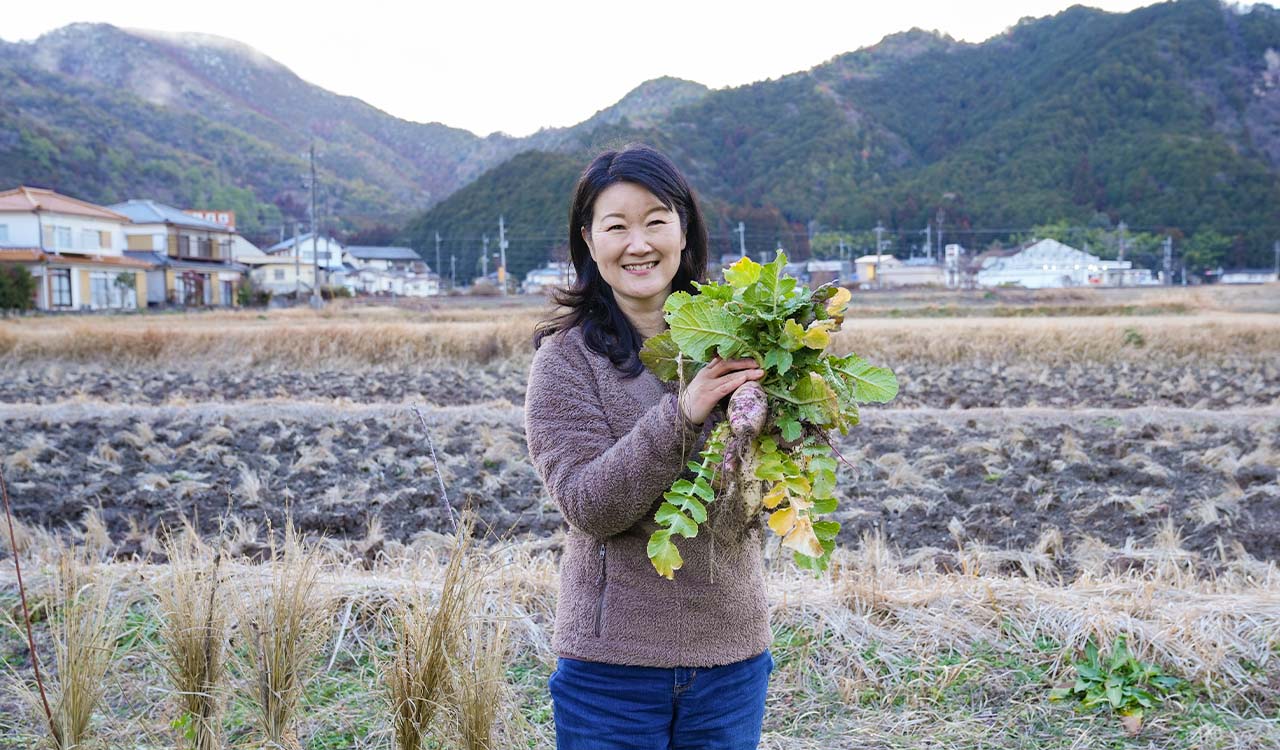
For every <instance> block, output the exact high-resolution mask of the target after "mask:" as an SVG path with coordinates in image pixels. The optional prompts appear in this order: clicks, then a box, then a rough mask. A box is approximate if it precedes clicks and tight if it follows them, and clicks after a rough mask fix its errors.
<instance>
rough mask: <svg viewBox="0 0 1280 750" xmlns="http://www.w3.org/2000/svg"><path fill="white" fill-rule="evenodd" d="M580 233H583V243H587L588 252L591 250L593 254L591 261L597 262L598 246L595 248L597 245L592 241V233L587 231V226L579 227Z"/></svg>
mask: <svg viewBox="0 0 1280 750" xmlns="http://www.w3.org/2000/svg"><path fill="white" fill-rule="evenodd" d="M578 231H580V232H581V233H582V241H583V242H585V243H587V250H589V251H590V252H591V260H595V259H596V246H595V244H594V243H593V242H592V241H591V233H590V232H588V231H587V227H586V225H583V226H581V227H579V228H578Z"/></svg>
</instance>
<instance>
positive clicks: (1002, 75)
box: [410, 0, 1280, 270]
mask: <svg viewBox="0 0 1280 750" xmlns="http://www.w3.org/2000/svg"><path fill="white" fill-rule="evenodd" d="M597 132H599V133H601V137H598V138H597V141H598V142H613V143H620V142H624V141H626V140H642V141H647V142H650V143H652V144H654V145H656V146H658V147H660V148H662V149H664V150H666V151H667V152H668V153H669V154H670V155H671V156H672V157H673V159H675V161H676V162H677V163H678V164H681V165H682V167H683V168H684V169H685V170H686V171H687V173H688V175H689V178H690V181H691V183H692V184H693V185H695V186H696V188H697V189H698V190H699V191H700V193H701V194H702V195H703V197H704V198H705V199H706V202H707V204H708V207H709V212H708V213H709V214H711V217H712V221H711V222H710V224H711V227H712V232H713V235H714V236H713V245H715V246H716V247H717V248H718V249H720V250H722V251H729V250H732V249H735V248H736V245H737V240H736V239H735V238H734V235H733V234H732V229H733V228H734V227H736V225H737V222H738V221H743V222H744V223H745V224H746V227H747V235H748V239H747V249H748V250H749V251H751V252H753V253H758V252H762V251H763V252H767V251H769V250H771V249H772V248H773V247H775V246H777V245H778V244H783V245H784V246H786V247H787V248H788V250H791V251H795V252H793V255H795V254H797V253H798V254H799V255H801V256H803V255H804V253H805V252H806V251H807V243H808V239H809V235H810V232H811V231H812V230H813V229H821V228H823V227H833V228H845V229H862V230H866V229H870V228H871V227H873V226H875V225H876V224H877V222H883V223H884V226H885V227H886V229H887V230H888V232H889V236H890V237H893V238H894V239H895V243H896V244H895V246H894V250H895V251H899V252H902V253H903V254H904V255H905V254H906V251H907V250H908V249H909V247H910V243H914V242H919V241H920V240H922V239H923V236H922V235H923V231H922V230H924V228H925V225H926V223H929V222H932V221H936V217H937V216H938V215H939V212H941V213H942V216H943V226H944V227H945V229H946V231H947V232H948V236H949V237H952V238H959V239H961V240H962V241H963V242H964V243H965V244H967V245H969V246H970V247H973V246H978V247H984V246H985V245H986V244H987V243H989V242H991V241H992V240H1002V241H1005V242H1008V241H1018V240H1019V239H1024V238H1026V236H1027V233H1028V232H1030V231H1031V229H1032V228H1035V227H1038V226H1040V225H1043V224H1047V223H1055V222H1056V223H1062V222H1065V223H1066V224H1067V225H1075V226H1080V227H1086V226H1087V227H1093V228H1110V227H1114V226H1115V225H1116V224H1117V223H1118V222H1120V221H1122V220H1123V221H1125V222H1127V223H1128V225H1129V226H1130V227H1131V228H1133V229H1134V230H1135V233H1136V234H1140V235H1142V239H1143V242H1145V243H1146V244H1147V245H1148V247H1147V248H1146V249H1145V250H1143V253H1131V254H1130V255H1129V256H1128V257H1131V258H1133V257H1135V256H1141V257H1140V258H1139V259H1140V260H1143V261H1145V262H1148V263H1150V262H1151V261H1152V260H1154V259H1156V258H1157V257H1158V256H1157V255H1155V253H1157V252H1158V251H1157V250H1155V249H1154V245H1155V244H1156V243H1157V242H1158V241H1159V239H1160V235H1162V234H1164V233H1168V234H1170V235H1172V236H1173V237H1174V238H1175V241H1177V242H1178V243H1180V244H1181V243H1183V242H1184V241H1185V242H1187V243H1190V245H1192V246H1201V245H1204V246H1208V245H1213V246H1214V247H1216V248H1217V249H1216V250H1214V251H1213V252H1214V253H1216V255H1213V254H1211V255H1212V258H1216V259H1217V260H1216V262H1222V263H1225V264H1227V265H1236V266H1245V265H1247V266H1255V267H1256V266H1262V267H1269V266H1270V265H1271V261H1272V257H1273V255H1272V243H1273V242H1274V241H1276V240H1277V239H1280V14H1278V13H1277V12H1276V10H1275V9H1273V8H1271V7H1268V6H1265V5H1255V6H1252V7H1251V8H1250V9H1248V10H1241V9H1238V8H1235V7H1226V6H1222V5H1220V4H1219V3H1218V2H1216V1H1215V0H1177V2H1168V3H1163V4H1159V5H1153V6H1148V7H1146V8H1142V9H1139V10H1135V11H1133V12H1130V13H1126V14H1113V13H1107V12H1103V11H1098V10H1094V9H1089V8H1085V7H1081V6H1075V7H1072V8H1070V9H1068V10H1065V11H1063V12H1061V13H1059V14H1057V15H1055V16H1052V17H1047V18H1041V19H1024V20H1023V21H1022V22H1020V23H1019V24H1017V25H1016V26H1014V27H1012V28H1010V29H1008V30H1007V31H1006V32H1005V33H1003V34H1000V35H998V36H996V37H993V38H992V39H989V40H987V41H986V42H983V43H981V44H969V43H962V42H957V41H954V40H952V39H950V38H948V37H946V36H942V35H939V34H936V33H929V32H923V31H919V30H912V31H909V32H905V33H902V34H896V35H893V36H890V37H887V38H885V39H884V40H883V41H881V42H880V43H879V44H877V45H874V46H872V47H868V48H865V49H861V50H858V51H856V52H852V53H848V54H845V55H840V56H838V57H836V58H833V59H832V60H829V61H828V62H826V63H824V64H822V65H819V66H816V67H814V68H813V69H811V70H808V71H804V72H800V73H796V74H793V75H788V76H784V77H782V78H780V79H777V80H771V81H764V82H759V83H754V84H750V85H747V86H739V87H735V88H729V89H721V90H716V91H711V92H709V93H707V94H706V95H705V96H702V97H700V98H698V99H696V100H694V101H692V102H689V103H687V104H685V105H682V106H678V107H675V108H673V109H672V111H671V112H670V113H669V114H667V115H666V116H664V117H662V118H661V121H660V122H657V123H655V124H652V125H636V124H632V123H628V122H627V121H625V120H619V121H618V122H617V123H615V124H613V125H610V126H609V129H601V130H600V131H597ZM604 136H609V137H608V138H606V137H604ZM588 157H589V154H588V153H585V152H584V153H580V154H578V159H579V163H580V164H585V163H586V160H587V158H588ZM508 169H514V165H511V166H509V165H499V166H498V167H496V168H495V169H494V170H493V171H492V172H491V173H490V174H487V175H486V176H485V184H486V186H487V187H486V190H487V191H488V192H489V193H491V194H494V195H499V196H503V200H502V201H501V202H498V203H495V204H494V205H493V206H492V207H491V208H490V213H491V214H493V215H496V214H497V213H498V212H499V211H505V212H508V213H511V212H514V211H516V210H517V209H516V206H517V204H518V203H519V201H520V200H521V196H531V195H534V194H536V193H537V192H538V191H536V190H531V189H530V185H529V184H528V182H527V180H523V178H522V182H521V190H520V191H519V192H510V191H504V190H503V189H502V187H501V185H503V184H504V182H505V179H506V177H505V175H504V173H505V172H506V170H508ZM545 189H546V190H553V189H558V188H557V187H555V186H553V185H552V184H550V181H549V182H548V185H547V186H546V188H545ZM469 191H470V188H462V189H461V190H459V191H458V192H457V193H455V194H453V195H452V196H451V197H450V198H448V199H446V200H445V201H444V202H442V203H441V204H439V205H437V206H435V207H433V208H432V209H431V210H430V211H428V212H427V213H425V214H424V215H423V216H422V217H419V219H417V220H415V223H414V225H413V226H414V227H417V228H421V229H429V228H430V226H431V225H432V224H433V223H443V222H447V221H448V219H447V217H448V216H450V215H452V214H454V213H456V212H457V210H458V209H457V207H460V206H473V205H474V203H475V201H474V196H473V195H472V194H471V193H470V192H469ZM568 200H569V197H568V195H567V194H565V195H564V197H563V199H562V204H563V205H567V202H568ZM562 208H563V206H561V207H559V208H557V209H556V210H555V211H550V212H548V213H546V214H545V215H544V216H542V217H541V218H540V219H531V221H532V223H533V224H534V225H536V226H538V227H540V228H541V227H548V228H552V230H553V231H555V233H556V234H557V235H563V234H564V231H565V230H564V229H563V228H562V227H561V224H562V223H563V218H562V217H561V216H560V215H559V214H560V213H561V212H562ZM468 210H472V209H470V208H469V209H468ZM979 229H981V230H983V231H982V232H981V233H975V232H974V231H970V230H979ZM916 237H919V239H915V238H916ZM410 241H413V242H416V241H417V239H416V238H415V237H410ZM1139 244H1142V243H1139ZM1219 246H1220V247H1219ZM866 247H868V248H869V247H871V245H866ZM1097 249H1098V248H1096V247H1095V250H1097ZM1104 254H1105V253H1104ZM1204 257H1209V256H1204ZM1212 258H1211V259H1210V260H1206V261H1205V264H1206V265H1211V264H1212V262H1211V261H1212ZM513 270H514V269H513Z"/></svg>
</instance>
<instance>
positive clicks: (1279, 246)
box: [1273, 240, 1280, 281]
mask: <svg viewBox="0 0 1280 750" xmlns="http://www.w3.org/2000/svg"><path fill="white" fill-rule="evenodd" d="M1273 247H1274V249H1275V251H1276V281H1280V240H1276V244H1275V245H1274V246H1273Z"/></svg>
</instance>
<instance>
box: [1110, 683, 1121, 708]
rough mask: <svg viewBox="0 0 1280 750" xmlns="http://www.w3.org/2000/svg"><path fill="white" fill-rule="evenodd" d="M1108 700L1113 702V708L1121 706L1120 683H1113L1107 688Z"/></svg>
mask: <svg viewBox="0 0 1280 750" xmlns="http://www.w3.org/2000/svg"><path fill="white" fill-rule="evenodd" d="M1107 702H1108V703H1110V704H1111V707H1112V708H1119V707H1120V686H1119V685H1112V686H1110V687H1108V688H1107Z"/></svg>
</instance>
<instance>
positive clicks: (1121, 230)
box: [1116, 221, 1129, 286]
mask: <svg viewBox="0 0 1280 750" xmlns="http://www.w3.org/2000/svg"><path fill="white" fill-rule="evenodd" d="M1116 230H1117V231H1116V245H1117V247H1116V273H1117V274H1118V276H1117V278H1118V281H1117V282H1116V286H1124V249H1125V247H1124V246H1125V245H1127V244H1128V240H1127V239H1126V238H1125V233H1126V232H1128V231H1129V227H1128V225H1126V224H1125V223H1124V222H1123V221H1121V222H1120V225H1119V226H1118V227H1116Z"/></svg>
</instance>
